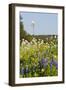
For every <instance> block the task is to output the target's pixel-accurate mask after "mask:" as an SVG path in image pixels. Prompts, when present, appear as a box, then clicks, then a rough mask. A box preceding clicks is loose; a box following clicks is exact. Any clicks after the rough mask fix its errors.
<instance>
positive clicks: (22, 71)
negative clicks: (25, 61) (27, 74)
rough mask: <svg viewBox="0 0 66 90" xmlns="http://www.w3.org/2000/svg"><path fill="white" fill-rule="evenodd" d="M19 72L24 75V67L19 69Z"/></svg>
mask: <svg viewBox="0 0 66 90" xmlns="http://www.w3.org/2000/svg"><path fill="white" fill-rule="evenodd" d="M21 74H22V75H24V67H22V69H21Z"/></svg>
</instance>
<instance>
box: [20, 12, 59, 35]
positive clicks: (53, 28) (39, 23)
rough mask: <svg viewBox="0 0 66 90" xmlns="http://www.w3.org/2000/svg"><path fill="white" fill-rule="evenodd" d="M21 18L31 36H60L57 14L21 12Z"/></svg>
mask: <svg viewBox="0 0 66 90" xmlns="http://www.w3.org/2000/svg"><path fill="white" fill-rule="evenodd" d="M20 16H21V17H22V22H23V24H24V30H25V31H26V32H27V33H29V34H31V35H33V34H34V35H58V14H57V13H39V12H20ZM20 20H21V19H20ZM33 21H34V30H33V24H32V22H33Z"/></svg>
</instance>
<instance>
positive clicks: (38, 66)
mask: <svg viewBox="0 0 66 90" xmlns="http://www.w3.org/2000/svg"><path fill="white" fill-rule="evenodd" d="M57 75H58V42H57V38H52V39H51V40H50V41H48V40H47V42H45V41H44V40H42V39H36V38H35V37H34V38H33V39H32V40H31V41H30V42H28V41H27V40H25V39H22V43H21V45H20V78H22V77H23V78H26V77H45V76H57Z"/></svg>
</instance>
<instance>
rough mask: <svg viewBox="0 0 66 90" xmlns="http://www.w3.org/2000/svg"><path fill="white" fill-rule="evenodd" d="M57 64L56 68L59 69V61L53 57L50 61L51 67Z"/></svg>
mask: <svg viewBox="0 0 66 90" xmlns="http://www.w3.org/2000/svg"><path fill="white" fill-rule="evenodd" d="M53 65H54V66H55V67H56V69H58V63H57V61H55V60H54V59H53V58H52V60H51V61H50V69H52V66H53Z"/></svg>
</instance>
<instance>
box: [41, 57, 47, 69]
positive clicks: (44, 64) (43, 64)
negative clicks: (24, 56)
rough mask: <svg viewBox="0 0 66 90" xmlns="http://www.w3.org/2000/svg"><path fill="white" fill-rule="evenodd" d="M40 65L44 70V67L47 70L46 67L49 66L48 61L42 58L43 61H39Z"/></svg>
mask: <svg viewBox="0 0 66 90" xmlns="http://www.w3.org/2000/svg"><path fill="white" fill-rule="evenodd" d="M39 65H40V67H41V68H42V67H44V68H45V67H46V66H47V65H48V60H47V59H44V58H42V59H41V61H39Z"/></svg>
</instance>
